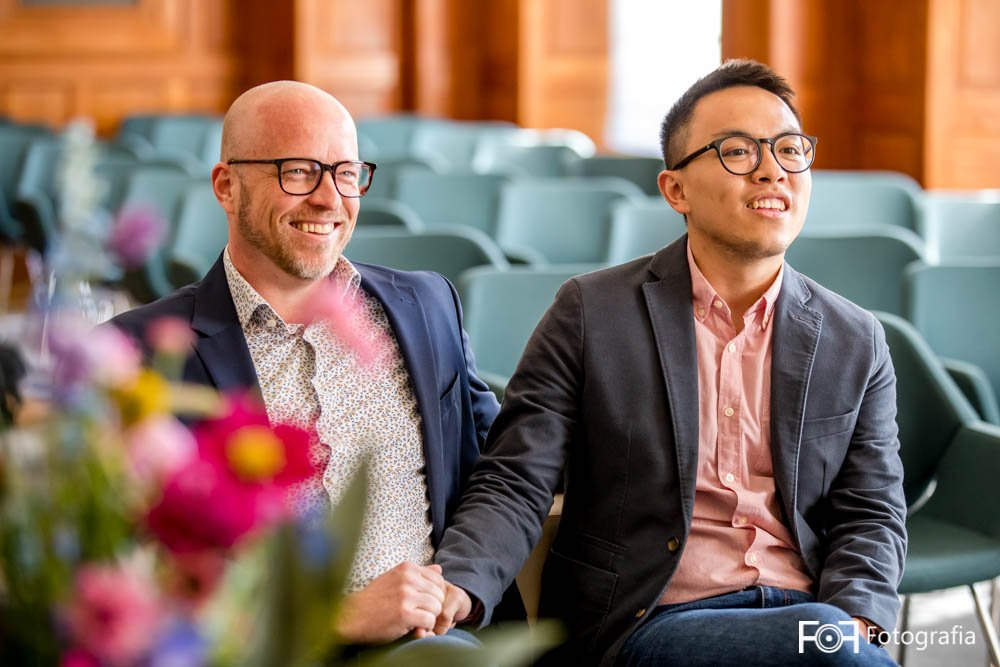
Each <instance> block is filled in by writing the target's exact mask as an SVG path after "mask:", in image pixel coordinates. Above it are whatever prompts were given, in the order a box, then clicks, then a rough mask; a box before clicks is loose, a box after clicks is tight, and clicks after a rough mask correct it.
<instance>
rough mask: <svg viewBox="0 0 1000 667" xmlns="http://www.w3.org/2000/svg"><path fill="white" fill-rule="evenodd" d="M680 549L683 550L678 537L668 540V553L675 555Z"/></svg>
mask: <svg viewBox="0 0 1000 667" xmlns="http://www.w3.org/2000/svg"><path fill="white" fill-rule="evenodd" d="M680 548H681V541H680V540H678V539H677V538H676V537H671V538H670V539H669V540H667V551H669V552H670V553H674V552H675V551H677V550H678V549H680Z"/></svg>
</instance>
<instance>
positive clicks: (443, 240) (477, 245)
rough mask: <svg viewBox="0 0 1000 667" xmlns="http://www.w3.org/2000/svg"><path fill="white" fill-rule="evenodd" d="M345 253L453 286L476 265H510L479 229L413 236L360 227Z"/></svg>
mask: <svg viewBox="0 0 1000 667" xmlns="http://www.w3.org/2000/svg"><path fill="white" fill-rule="evenodd" d="M344 254H345V255H347V257H348V258H349V259H351V260H354V261H359V262H366V263H369V264H381V265H383V266H391V267H392V268H394V269H402V270H404V271H422V270H427V271H436V272H437V273H440V274H442V275H443V276H444V277H445V278H447V279H448V280H450V281H451V282H452V283H454V282H455V281H457V280H458V277H459V276H460V275H461V274H462V273H463V272H464V271H466V270H467V269H471V268H473V267H476V266H489V267H492V268H495V269H505V268H507V266H508V264H507V259H506V258H505V257H504V256H503V253H502V252H500V249H499V248H498V247H497V246H496V243H494V242H493V239H491V238H490V237H488V236H486V235H485V234H483V233H482V232H480V231H478V230H476V229H469V228H468V227H461V226H457V225H456V226H451V227H435V228H434V229H428V230H425V231H418V232H412V233H411V232H409V231H406V230H400V229H394V228H376V227H359V228H358V229H357V231H356V232H355V233H354V236H353V237H352V238H351V242H350V243H349V244H348V246H347V248H346V250H345V251H344Z"/></svg>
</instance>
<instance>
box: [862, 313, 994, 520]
mask: <svg viewBox="0 0 1000 667" xmlns="http://www.w3.org/2000/svg"><path fill="white" fill-rule="evenodd" d="M876 315H877V317H878V319H879V321H880V322H881V323H882V326H883V328H884V329H885V337H886V342H887V343H888V345H889V353H890V355H891V356H892V365H893V368H894V369H895V372H896V406H897V412H896V423H897V424H898V425H899V443H900V450H899V454H900V457H901V458H902V460H903V469H904V471H905V475H904V479H903V490H904V492H905V493H906V501H907V505H912V504H913V503H914V502H915V501H917V500H918V499H919V498H920V497H921V496H922V495H923V494H924V492H925V491H926V490H927V487H928V486H929V484H930V483H931V482H932V480H933V478H934V471H935V470H936V469H937V465H938V462H939V461H940V460H941V458H942V457H943V456H944V451H945V449H946V448H947V446H948V444H949V442H950V441H951V438H952V437H953V436H954V434H955V433H956V432H957V431H958V429H959V428H960V427H961V426H962V425H963V424H966V423H969V422H971V421H974V420H976V419H977V416H976V413H975V410H973V409H972V406H971V405H969V403H968V401H966V400H965V397H964V396H962V392H961V391H959V389H958V387H957V386H956V385H955V383H954V382H953V381H952V379H951V378H950V377H949V376H948V374H947V373H946V372H945V370H944V368H943V367H942V366H941V363H940V362H939V361H938V359H937V357H936V356H935V355H934V352H932V351H931V349H930V348H929V347H928V346H927V343H926V342H925V341H924V340H923V338H921V336H920V334H919V333H918V332H917V330H916V329H915V328H914V327H913V325H912V324H910V323H909V322H907V321H906V320H904V319H902V318H900V317H897V316H895V315H891V314H889V313H876Z"/></svg>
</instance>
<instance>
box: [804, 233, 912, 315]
mask: <svg viewBox="0 0 1000 667" xmlns="http://www.w3.org/2000/svg"><path fill="white" fill-rule="evenodd" d="M807 224H808V223H807ZM921 257H923V241H922V240H921V239H920V237H918V236H917V235H916V234H915V233H914V232H912V231H910V230H908V229H902V228H900V227H893V226H889V225H882V226H879V227H876V226H874V225H873V226H870V227H863V226H846V225H845V226H844V227H843V228H840V229H818V230H817V229H813V230H810V231H804V232H803V233H802V234H801V235H799V237H798V238H797V239H795V241H794V242H793V243H792V245H791V247H789V249H788V252H787V254H786V255H785V258H786V259H787V260H788V263H789V264H791V265H792V266H794V267H795V268H796V269H797V270H798V271H801V272H802V273H804V274H806V275H807V276H809V277H810V278H812V279H813V280H815V281H816V282H818V283H819V284H821V285H823V286H824V287H826V288H828V289H831V290H833V291H834V292H837V293H838V294H840V295H841V296H844V297H846V298H848V299H850V300H851V301H853V302H854V303H856V304H858V305H859V306H861V307H862V308H868V309H869V310H884V311H888V312H890V313H894V314H896V315H902V314H903V276H904V272H905V270H906V267H907V265H909V264H910V262H913V261H916V260H918V259H920V258H921Z"/></svg>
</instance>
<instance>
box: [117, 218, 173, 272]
mask: <svg viewBox="0 0 1000 667" xmlns="http://www.w3.org/2000/svg"><path fill="white" fill-rule="evenodd" d="M166 228H167V223H166V221H165V220H164V219H163V216H162V215H161V214H160V212H159V211H158V210H157V209H156V208H155V207H153V206H150V205H144V204H129V205H126V206H124V207H122V210H121V211H119V212H118V215H117V216H116V217H115V221H114V225H113V226H112V228H111V234H110V235H109V236H108V250H110V251H111V253H112V254H113V255H114V256H115V257H116V258H117V259H118V262H119V263H120V264H121V265H122V266H124V267H126V268H133V267H137V266H141V265H142V264H144V263H145V262H146V260H148V259H149V258H150V257H151V256H152V255H153V253H154V252H155V251H156V249H157V248H158V247H159V245H160V243H162V242H163V238H164V235H165V233H166Z"/></svg>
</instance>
